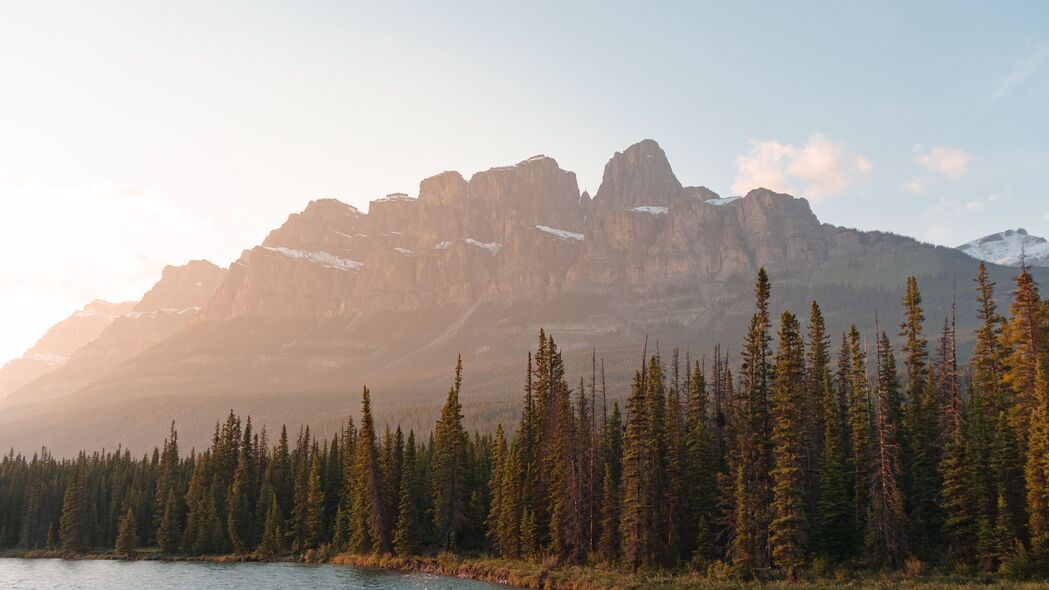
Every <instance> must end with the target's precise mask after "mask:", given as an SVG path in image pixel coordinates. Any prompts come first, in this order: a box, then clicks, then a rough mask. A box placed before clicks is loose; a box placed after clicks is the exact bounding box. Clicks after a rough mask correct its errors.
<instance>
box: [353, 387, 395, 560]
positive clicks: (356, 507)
mask: <svg viewBox="0 0 1049 590" xmlns="http://www.w3.org/2000/svg"><path fill="white" fill-rule="evenodd" d="M353 475H354V479H353V491H352V497H353V504H352V506H351V508H350V515H349V519H350V527H349V528H350V541H349V547H350V550H351V551H353V552H354V553H369V552H374V553H385V552H388V551H389V547H390V542H389V538H388V537H387V535H386V523H385V517H384V515H383V513H382V504H383V503H382V498H381V497H380V493H381V485H382V484H381V479H380V474H379V458H378V449H377V448H376V446H375V421H374V419H373V418H372V413H371V392H370V391H368V388H367V387H365V388H364V392H363V393H362V395H361V427H360V430H359V431H358V433H357V458H356V461H355V463H354V474H353Z"/></svg>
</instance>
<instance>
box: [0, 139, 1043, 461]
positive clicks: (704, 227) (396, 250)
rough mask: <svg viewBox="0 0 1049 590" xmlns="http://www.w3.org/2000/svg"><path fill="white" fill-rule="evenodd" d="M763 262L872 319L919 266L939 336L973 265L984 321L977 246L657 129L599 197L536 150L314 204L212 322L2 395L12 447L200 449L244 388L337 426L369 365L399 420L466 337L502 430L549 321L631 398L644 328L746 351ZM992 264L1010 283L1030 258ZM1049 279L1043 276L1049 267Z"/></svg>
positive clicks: (424, 404) (681, 340) (789, 298)
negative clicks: (733, 189)
mask: <svg viewBox="0 0 1049 590" xmlns="http://www.w3.org/2000/svg"><path fill="white" fill-rule="evenodd" d="M759 267H765V268H766V269H767V270H768V271H769V273H770V275H771V278H772V281H773V285H772V288H773V291H772V292H773V299H772V305H773V310H774V311H775V312H776V313H779V311H780V310H783V309H787V308H789V309H792V310H794V311H795V312H797V313H799V314H802V315H805V314H807V313H808V308H809V305H810V303H811V301H812V300H813V299H818V300H819V302H820V304H821V306H822V307H823V310H824V312H825V314H826V316H827V322H828V328H829V329H830V330H831V331H832V333H833V332H838V331H842V330H844V329H846V328H847V327H848V324H849V322H852V321H855V322H857V323H858V324H859V326H860V327H861V328H862V329H865V330H869V329H872V328H873V323H874V317H875V313H879V314H880V316H881V319H882V322H883V325H892V324H894V323H895V322H897V321H898V315H899V310H900V300H901V298H902V287H903V286H904V283H905V280H906V277H907V276H909V275H915V276H917V277H918V279H919V282H920V286H921V289H922V292H923V295H924V301H925V305H926V307H925V315H926V317H928V318H929V327H928V330H929V331H930V337H931V335H932V333H934V332H935V331H936V330H937V324H938V322H942V321H943V318H944V317H945V315H946V314H947V313H948V311H949V305H950V301H951V294H952V289H953V288H954V286H955V285H956V284H957V285H958V288H959V290H960V292H959V301H960V306H959V310H960V316H959V327H960V329H961V330H963V331H965V330H968V329H970V328H972V327H973V326H974V325H975V321H976V318H975V313H974V312H973V306H967V305H965V301H966V300H967V297H969V295H970V294H971V293H970V291H969V286H970V285H971V279H972V277H973V276H974V275H975V273H976V267H977V265H976V262H975V261H974V260H973V259H972V258H970V257H969V256H968V255H966V254H964V253H962V252H960V251H958V250H955V249H952V248H944V247H938V246H932V245H929V244H924V243H920V242H918V241H916V240H913V239H911V238H906V237H902V236H897V235H893V234H888V233H882V232H861V231H857V230H853V229H848V228H841V227H836V226H832V225H828V224H824V223H821V222H820V221H819V220H818V219H817V218H816V216H815V215H814V214H813V213H812V211H811V209H810V208H809V204H808V202H807V201H805V200H804V199H799V198H794V197H792V196H790V195H784V194H778V193H775V192H772V191H769V190H765V189H758V190H754V191H751V192H750V193H748V194H747V195H745V196H742V197H725V198H722V197H720V196H719V195H717V194H716V193H714V192H713V191H711V190H709V189H707V188H704V187H686V186H682V185H681V183H680V182H679V181H678V179H677V178H676V176H675V175H674V173H673V171H672V169H671V167H670V163H669V161H668V160H667V157H666V154H665V153H664V152H663V150H662V149H661V148H660V147H659V145H658V144H656V142H654V141H651V140H646V141H642V142H640V143H638V144H635V145H633V146H630V147H629V148H627V149H626V150H624V151H623V152H619V153H616V154H615V155H614V156H612V158H611V159H610V160H609V162H608V164H607V165H606V166H605V170H604V175H603V180H602V183H601V186H600V188H599V190H598V191H597V193H596V194H595V195H594V197H593V198H592V199H591V198H590V197H589V195H587V194H586V193H583V194H580V191H579V189H578V186H577V183H576V178H575V175H574V174H573V173H572V172H568V171H565V170H562V169H561V168H560V167H559V166H558V164H557V162H556V161H554V160H553V159H552V158H549V157H546V156H535V157H532V158H528V159H526V160H524V161H521V162H519V163H517V164H515V165H513V166H504V167H497V168H492V169H489V170H486V171H481V172H477V173H475V174H473V175H472V176H471V177H469V180H467V179H466V178H464V177H463V176H462V175H461V174H459V173H458V172H443V173H441V174H438V175H436V176H434V177H431V178H428V179H425V180H423V181H422V182H421V183H420V186H419V194H418V197H417V198H412V197H410V196H408V195H403V194H393V195H389V196H387V197H384V198H381V199H377V200H375V201H372V202H371V204H370V206H369V208H368V211H367V212H366V213H365V212H362V211H359V210H357V209H356V208H354V207H352V206H349V205H346V204H344V203H341V202H339V201H337V200H334V199H323V200H317V201H312V202H310V203H309V205H307V207H306V208H305V209H304V210H303V211H302V212H300V213H295V214H293V215H291V216H290V217H289V218H288V220H287V222H285V223H284V224H283V225H282V226H281V227H279V228H277V229H275V230H273V231H272V232H271V233H270V234H269V236H267V238H266V239H265V241H263V243H262V244H260V245H258V246H255V247H252V248H250V249H248V250H245V251H244V252H243V254H242V255H241V256H240V258H238V259H237V260H236V261H234V262H233V263H232V264H231V265H230V268H229V271H228V272H226V273H225V274H224V275H223V276H222V277H221V279H220V283H218V284H217V287H216V288H215V289H214V292H213V293H212V294H211V295H210V297H209V298H208V299H207V301H206V303H204V304H202V309H201V310H200V312H199V314H197V315H195V319H194V320H193V321H190V322H187V323H185V324H184V325H180V326H179V327H178V329H175V330H172V331H171V332H164V334H163V335H162V336H163V337H158V338H156V339H153V340H151V341H149V342H148V343H146V344H149V346H142V347H140V348H137V349H134V350H129V349H119V347H117V349H118V350H127V351H128V353H127V354H121V355H108V354H101V353H99V354H98V357H97V358H89V357H88V356H87V355H86V354H85V357H84V358H85V360H84V361H83V363H80V364H78V367H77V371H76V372H74V371H73V370H72V369H71V368H68V369H67V370H66V371H64V372H63V374H61V375H59V374H58V373H57V372H56V373H55V374H54V375H51V376H48V377H46V378H44V379H39V380H37V381H35V382H33V383H31V384H29V385H28V386H26V387H24V388H22V390H20V391H19V392H18V393H17V394H16V395H17V397H18V398H19V399H20V400H22V404H21V405H19V406H15V407H7V408H0V410H2V411H0V448H2V447H6V446H9V445H12V444H13V445H15V446H17V447H19V448H32V447H35V446H38V445H40V444H48V446H49V447H51V448H53V449H54V450H55V451H56V452H64V451H71V450H73V449H76V448H80V447H88V448H92V447H96V446H102V445H105V446H107V447H112V446H113V445H115V444H116V443H117V442H122V443H124V444H125V445H130V446H131V447H132V448H134V449H136V450H140V449H142V448H143V447H145V446H149V445H153V444H155V443H157V442H159V441H158V440H157V438H156V437H157V436H158V435H159V434H162V433H163V432H165V428H164V426H165V425H166V424H167V423H168V422H169V421H170V420H171V419H175V420H176V421H177V422H178V423H179V425H180V432H181V433H182V435H183V437H184V438H183V440H184V441H185V442H186V445H187V446H190V445H194V444H196V445H198V446H199V445H200V444H203V443H205V442H207V440H208V439H209V436H210V433H211V428H212V426H213V421H214V419H215V418H216V416H220V415H223V414H225V413H226V412H228V411H229V409H230V408H231V407H233V408H235V409H236V410H237V411H238V412H240V413H242V414H251V415H252V416H253V420H254V421H255V423H256V424H259V425H268V426H269V427H270V428H271V429H273V428H279V426H280V424H281V423H282V422H284V423H288V424H289V425H297V424H300V423H310V424H312V425H314V427H315V428H319V429H320V430H321V432H323V431H325V429H330V430H329V431H331V430H334V429H335V428H336V427H337V424H338V422H339V421H341V420H342V419H344V418H345V417H346V416H347V415H348V414H349V413H350V412H351V411H352V409H353V408H354V407H356V406H355V401H354V400H355V396H356V395H357V394H358V392H359V391H360V388H361V386H362V385H363V384H368V385H369V387H370V388H371V389H372V391H373V392H375V396H374V402H375V406H376V409H377V411H378V412H379V415H380V418H383V417H385V418H391V419H394V418H395V419H397V420H398V421H402V422H405V423H407V424H409V425H412V424H413V422H412V421H413V420H414V421H415V422H414V424H415V425H421V424H424V423H425V424H428V423H429V422H430V420H431V418H432V415H431V414H432V413H433V412H434V411H436V407H437V405H438V404H439V403H440V400H442V399H443V395H444V393H446V391H447V387H448V385H449V379H450V378H451V375H450V369H451V365H452V363H453V362H454V359H455V356H456V355H457V354H462V355H463V360H464V363H465V365H466V380H465V382H464V401H465V402H466V403H467V416H468V419H470V420H473V422H472V423H471V424H472V425H477V426H483V427H491V426H492V425H494V423H495V422H496V421H499V420H507V419H510V416H512V415H513V413H514V412H515V411H516V409H517V405H518V402H519V398H520V388H521V384H522V381H523V375H522V374H523V372H524V366H523V357H524V354H525V352H526V351H527V350H529V349H530V348H531V347H532V346H533V345H534V340H535V337H536V332H537V331H538V330H539V328H540V327H544V328H546V329H547V330H548V331H550V332H551V333H553V334H554V335H555V336H556V337H557V340H558V343H559V345H560V346H561V347H562V350H563V351H564V352H565V355H566V362H567V363H568V368H569V370H570V371H572V374H573V376H574V379H578V377H580V376H582V375H583V374H584V373H585V374H586V375H589V370H590V369H589V367H590V356H591V351H592V350H594V349H595V348H596V350H597V351H598V354H600V355H602V356H603V357H604V358H605V361H606V367H607V369H608V383H609V386H610V387H611V388H612V392H613V394H614V395H622V394H623V393H624V387H625V386H626V384H627V383H628V380H629V375H630V371H631V369H632V367H633V365H634V364H635V363H636V362H637V360H638V357H639V355H640V348H641V345H642V343H643V342H644V340H645V338H646V336H648V337H649V338H650V340H651V342H652V345H653V347H655V346H657V345H658V346H660V347H662V349H663V350H668V349H670V348H673V347H675V346H676V347H680V348H681V349H682V350H690V351H692V354H693V358H702V355H704V354H709V352H710V347H711V346H712V345H713V344H714V343H716V342H722V343H724V344H725V346H726V350H728V351H729V352H730V353H731V354H733V355H734V354H735V351H738V350H739V346H740V340H741V336H742V334H743V331H744V329H745V326H746V321H747V318H748V317H749V314H750V313H751V305H752V298H753V294H752V288H753V277H754V274H755V272H756V271H757V269H758V268H759ZM989 272H990V273H991V277H992V279H993V280H995V281H997V282H998V283H999V285H1001V286H1002V287H1003V290H1002V292H1001V294H1004V293H1006V292H1007V290H1006V289H1005V288H1004V287H1005V285H1007V283H1008V282H1009V280H1010V279H1011V277H1012V275H1013V274H1014V273H1015V271H1013V270H1012V269H1008V268H1005V267H1001V266H995V265H990V268H989ZM1035 276H1036V279H1037V280H1039V281H1041V282H1042V283H1043V284H1044V283H1045V281H1046V280H1047V279H1049V271H1043V270H1041V269H1037V270H1036V272H1035ZM144 301H145V300H144ZM114 327H116V325H115V326H114ZM103 340H104V339H103V338H99V340H98V343H99V346H101V344H100V343H102V342H103ZM92 348H93V347H92ZM104 350H111V349H110V348H109V347H108V346H107V347H105V348H104ZM131 352H133V353H134V354H130V353H131ZM71 365H72V363H71ZM55 396H61V397H60V398H59V399H53V398H55ZM114 416H118V417H119V420H114ZM180 442H181V441H180Z"/></svg>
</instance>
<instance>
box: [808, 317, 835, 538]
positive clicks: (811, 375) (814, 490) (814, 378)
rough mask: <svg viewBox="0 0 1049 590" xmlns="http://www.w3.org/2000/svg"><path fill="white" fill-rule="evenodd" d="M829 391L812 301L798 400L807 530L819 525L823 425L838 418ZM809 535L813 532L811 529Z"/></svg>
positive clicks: (823, 333)
mask: <svg viewBox="0 0 1049 590" xmlns="http://www.w3.org/2000/svg"><path fill="white" fill-rule="evenodd" d="M831 395H832V391H831V388H830V341H829V339H828V336H827V326H826V322H825V321H824V318H823V311H822V310H821V309H820V306H819V304H817V303H816V302H815V301H813V302H812V305H811V306H810V308H809V325H808V348H807V351H806V354H805V390H804V395H803V397H802V400H801V420H802V424H803V426H804V434H805V440H804V454H803V458H804V474H805V519H806V522H808V523H809V526H810V527H815V526H816V524H817V523H818V521H819V513H818V510H817V508H818V504H819V499H820V472H821V468H822V463H823V445H824V435H825V433H826V428H827V427H826V422H827V421H828V420H837V419H838V418H839V417H840V415H839V413H837V412H833V415H832V416H827V415H826V414H827V412H829V411H832V408H833V407H832V405H831V400H828V399H827V398H828V397H830V396H831ZM812 530H813V531H815V530H816V529H815V528H813V529H812Z"/></svg>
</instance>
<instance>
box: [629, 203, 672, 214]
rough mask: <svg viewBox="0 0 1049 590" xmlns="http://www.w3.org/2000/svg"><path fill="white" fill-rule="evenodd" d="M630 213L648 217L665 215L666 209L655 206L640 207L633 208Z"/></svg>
mask: <svg viewBox="0 0 1049 590" xmlns="http://www.w3.org/2000/svg"><path fill="white" fill-rule="evenodd" d="M631 211H637V212H638V213H648V214H650V215H666V214H667V208H666V207H656V206H655V205H641V206H640V207H634V208H633V209H631Z"/></svg>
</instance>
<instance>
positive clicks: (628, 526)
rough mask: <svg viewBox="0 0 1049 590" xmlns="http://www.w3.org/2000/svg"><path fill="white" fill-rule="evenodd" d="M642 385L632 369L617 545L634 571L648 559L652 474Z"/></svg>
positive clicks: (638, 374) (624, 559) (624, 440)
mask: <svg viewBox="0 0 1049 590" xmlns="http://www.w3.org/2000/svg"><path fill="white" fill-rule="evenodd" d="M647 410H648V408H647V406H646V403H645V389H644V385H643V384H642V381H641V373H640V372H635V373H634V382H633V384H632V385H631V387H630V398H629V399H628V400H627V423H626V424H627V427H626V436H625V437H624V439H623V472H622V482H621V486H620V487H621V498H622V501H621V506H620V516H619V535H620V549H621V551H622V555H623V561H624V563H626V565H627V566H629V567H630V568H631V569H633V570H634V571H637V570H638V569H639V568H640V567H641V566H642V565H646V564H647V563H648V562H649V561H650V553H649V552H650V548H651V532H652V531H651V522H650V520H649V515H650V514H651V503H652V502H653V501H654V499H653V498H651V497H650V496H649V493H650V491H651V486H650V482H651V477H652V471H653V465H652V450H651V443H652V441H650V440H649V439H648V437H647V434H648V416H647Z"/></svg>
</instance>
